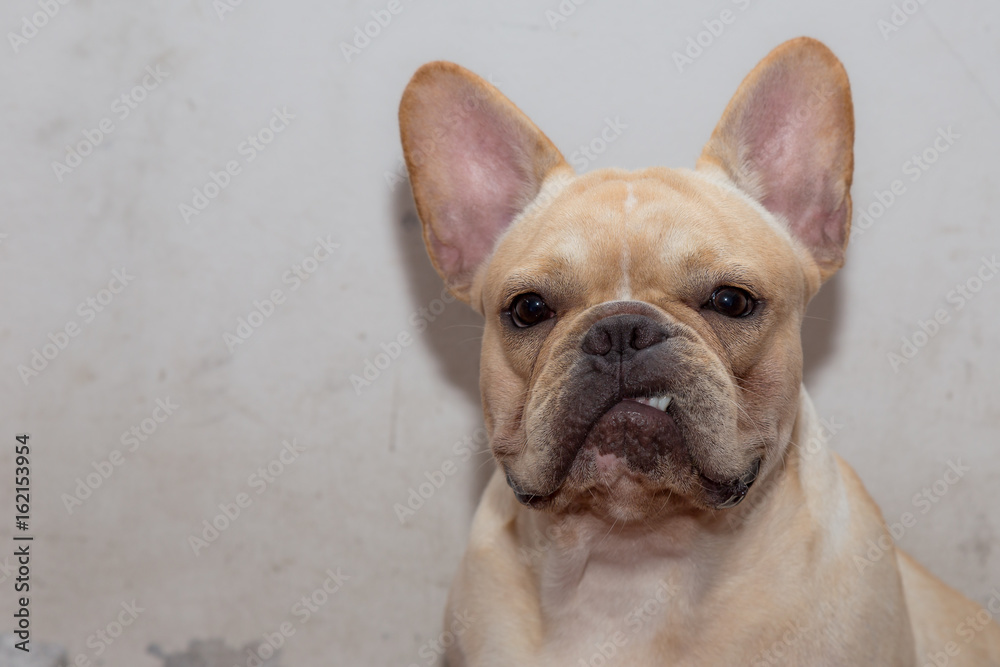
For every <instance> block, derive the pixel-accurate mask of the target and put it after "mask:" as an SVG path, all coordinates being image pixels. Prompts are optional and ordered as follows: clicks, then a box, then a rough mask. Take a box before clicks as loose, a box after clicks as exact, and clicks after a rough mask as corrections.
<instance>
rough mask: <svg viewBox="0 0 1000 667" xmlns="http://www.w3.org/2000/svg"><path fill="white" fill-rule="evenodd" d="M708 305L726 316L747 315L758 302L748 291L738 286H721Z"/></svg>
mask: <svg viewBox="0 0 1000 667" xmlns="http://www.w3.org/2000/svg"><path fill="white" fill-rule="evenodd" d="M708 305H709V306H710V307H711V308H712V310H714V311H715V312H717V313H721V314H723V315H725V316H726V317H746V316H747V315H749V314H750V313H752V312H753V309H754V306H756V305H757V303H756V302H755V301H754V299H753V297H752V296H750V295H749V294H748V293H747V292H746V291H744V290H741V289H740V288H738V287H720V288H718V289H716V290H715V292H713V293H712V298H711V299H709V300H708Z"/></svg>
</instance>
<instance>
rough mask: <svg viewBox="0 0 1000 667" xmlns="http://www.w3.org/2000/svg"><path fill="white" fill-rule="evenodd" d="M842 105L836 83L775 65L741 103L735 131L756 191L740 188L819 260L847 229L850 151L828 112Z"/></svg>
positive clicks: (833, 253) (834, 113)
mask: <svg viewBox="0 0 1000 667" xmlns="http://www.w3.org/2000/svg"><path fill="white" fill-rule="evenodd" d="M810 74H812V76H810ZM816 82H819V85H816ZM842 103H843V92H842V91H841V90H840V89H839V88H838V86H837V83H836V82H834V81H831V80H829V78H828V77H824V76H816V74H815V72H814V71H813V70H811V69H809V68H808V67H802V68H798V67H795V65H794V64H791V63H789V64H785V63H782V64H781V65H778V66H776V67H775V68H773V69H772V70H771V71H768V72H766V73H764V75H763V76H762V77H761V80H760V81H759V83H758V85H757V86H756V88H755V89H754V90H753V91H752V92H751V94H750V95H749V96H748V99H747V100H746V103H745V107H744V108H743V109H741V110H740V116H741V118H740V120H739V128H738V130H737V135H738V140H739V141H740V143H741V145H742V150H741V156H740V157H741V159H742V160H743V161H745V162H746V163H747V165H746V166H747V167H749V170H750V172H751V174H752V176H751V180H752V181H753V184H752V185H754V186H756V187H750V188H748V189H749V190H751V191H753V190H756V192H753V194H755V195H756V196H758V197H759V198H760V201H761V203H762V204H763V205H764V206H765V208H767V209H768V210H770V211H772V212H773V213H776V214H779V215H781V216H783V217H784V218H785V219H786V221H787V222H788V224H789V226H790V228H791V231H792V233H793V235H795V236H796V237H797V238H798V239H799V240H800V241H802V242H803V243H804V244H805V245H806V246H807V247H809V248H810V249H811V250H812V251H813V253H814V255H816V256H817V258H819V259H822V260H827V259H829V260H836V257H837V256H838V255H839V253H841V252H842V249H843V246H844V244H845V243H846V234H847V229H848V226H847V215H848V199H847V197H846V194H847V183H846V182H845V163H846V164H847V165H849V162H850V161H849V154H850V151H851V146H850V143H849V142H850V136H849V135H850V128H849V127H845V126H844V123H843V118H842V117H841V116H840V115H838V114H840V113H841V109H839V108H838V107H837V106H836V105H837V104H842ZM845 135H846V137H845ZM845 151H846V154H845ZM846 169H849V166H848V167H846ZM847 178H849V172H848V173H847Z"/></svg>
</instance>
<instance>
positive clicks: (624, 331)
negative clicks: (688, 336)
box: [581, 314, 667, 358]
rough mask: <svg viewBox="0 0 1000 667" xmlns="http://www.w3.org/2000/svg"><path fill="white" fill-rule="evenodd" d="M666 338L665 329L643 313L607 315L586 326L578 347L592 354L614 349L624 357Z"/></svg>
mask: <svg viewBox="0 0 1000 667" xmlns="http://www.w3.org/2000/svg"><path fill="white" fill-rule="evenodd" d="M666 338H667V333H666V331H664V330H663V328H662V327H661V326H660V325H658V324H657V323H656V322H654V321H653V320H652V319H650V318H648V317H646V316H645V315H633V314H628V315H611V316H610V317H605V318H602V319H600V320H598V321H597V322H595V323H594V325H593V326H591V327H590V331H588V332H587V335H585V336H584V337H583V343H582V344H581V347H582V348H583V351H584V352H586V353H587V354H589V355H592V356H595V357H604V356H607V355H608V354H611V353H612V352H617V353H618V354H619V355H621V356H622V357H623V358H624V357H629V356H631V355H632V354H635V353H636V352H638V351H639V350H644V349H646V348H647V347H652V346H653V345H656V344H657V343H662V342H663V341H664V340H666Z"/></svg>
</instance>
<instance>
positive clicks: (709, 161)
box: [400, 38, 854, 520]
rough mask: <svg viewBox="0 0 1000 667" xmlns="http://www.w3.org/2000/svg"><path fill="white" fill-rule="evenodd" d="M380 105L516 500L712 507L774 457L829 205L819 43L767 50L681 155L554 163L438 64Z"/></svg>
mask: <svg viewBox="0 0 1000 667" xmlns="http://www.w3.org/2000/svg"><path fill="white" fill-rule="evenodd" d="M400 125H401V130H402V141H403V148H404V154H405V156H406V161H407V166H408V168H409V172H410V179H411V183H412V187H413V194H414V198H415V200H416V204H417V209H418V212H419V214H420V219H421V220H422V221H423V229H424V239H425V241H426V244H427V249H428V251H429V253H430V256H431V260H432V261H433V263H434V266H435V267H436V268H437V270H438V272H439V273H440V274H441V276H442V277H443V278H444V280H445V282H446V283H447V285H448V286H449V288H450V289H451V290H452V292H453V293H454V294H455V295H456V296H458V297H459V298H460V299H462V300H463V301H466V302H467V303H469V304H470V305H471V306H472V307H473V308H475V309H476V310H478V311H479V312H480V313H481V314H482V315H483V316H484V317H485V319H486V324H485V331H484V335H483V351H482V366H481V387H482V396H483V408H484V412H485V419H486V426H487V429H488V430H489V432H490V434H491V445H492V449H493V453H494V455H495V456H496V459H497V461H499V463H500V464H501V465H502V466H503V468H504V470H505V472H506V474H507V480H508V482H509V484H510V486H511V488H512V489H513V490H514V492H515V493H516V495H517V497H518V499H519V500H520V501H521V502H523V503H525V504H528V505H531V506H534V507H547V508H549V509H552V510H554V511H561V510H570V511H576V510H580V509H589V510H591V511H596V512H600V513H602V514H604V515H606V516H608V517H614V518H615V519H620V520H631V519H637V518H640V517H646V516H649V515H651V514H654V513H656V512H658V511H659V510H660V509H662V508H663V507H665V506H670V505H675V506H676V505H678V504H680V505H682V506H685V507H688V508H701V509H720V508H725V507H730V506H733V505H735V504H736V503H738V502H739V501H740V500H742V498H743V497H744V496H745V495H746V493H747V491H748V489H749V487H750V485H751V484H752V483H753V482H754V480H755V479H756V478H757V477H758V476H760V475H765V474H767V472H768V471H769V470H771V469H773V468H774V467H775V466H778V465H780V462H781V458H782V456H783V453H784V449H785V448H786V447H787V446H788V440H789V436H790V433H791V429H792V426H793V424H794V420H795V417H796V413H797V408H798V404H799V391H800V383H801V369H802V352H801V344H800V327H801V322H802V317H803V314H804V311H805V308H806V304H807V303H808V301H809V299H810V298H811V297H812V296H813V294H815V292H816V291H817V289H819V286H820V284H821V283H822V282H823V281H824V280H826V279H827V278H828V277H829V276H831V275H832V274H833V273H834V272H835V271H836V270H837V269H838V268H839V267H840V265H841V264H842V263H843V260H844V251H845V246H846V244H847V237H848V231H849V227H850V218H851V200H850V184H851V174H852V167H853V152H852V145H853V134H854V130H853V112H852V106H851V95H850V88H849V86H848V82H847V76H846V74H845V73H844V70H843V67H842V66H841V64H840V62H839V61H838V60H837V58H836V57H835V56H834V55H833V54H832V53H831V52H830V51H829V50H828V49H827V48H826V47H825V46H823V45H822V44H820V43H819V42H817V41H815V40H811V39H807V38H800V39H796V40H793V41H790V42H787V43H785V44H783V45H781V46H780V47H778V48H777V49H775V50H774V51H773V52H772V53H771V54H770V55H768V56H767V58H765V59H764V60H763V61H762V62H761V63H760V64H759V65H758V66H757V67H756V68H755V69H754V70H753V71H752V72H751V73H750V74H749V76H747V78H746V79H745V80H744V81H743V83H742V85H741V86H740V88H739V90H737V92H736V95H735V96H734V97H733V99H732V101H731V102H730V103H729V106H728V107H727V108H726V110H725V112H724V114H723V116H722V120H721V121H720V122H719V124H718V126H717V127H716V128H715V131H714V132H713V133H712V136H711V138H710V139H709V141H708V144H707V145H706V146H705V149H704V151H703V153H702V155H701V158H700V159H699V160H698V164H697V168H696V170H694V171H691V170H675V169H664V168H652V169H645V170H641V171H631V172H630V171H623V170H617V169H601V170H598V171H594V172H591V173H588V174H584V175H576V174H575V173H574V172H573V170H572V169H571V168H570V167H569V166H568V165H567V164H566V161H565V160H564V159H563V157H562V155H561V154H560V153H559V151H558V150H557V149H556V148H555V146H553V144H552V143H551V142H550V141H549V140H548V138H547V137H546V136H545V135H544V134H542V132H541V131H539V129H538V128H537V127H535V125H534V124H533V123H532V122H531V121H530V120H529V119H528V118H527V117H526V116H524V114H523V113H521V112H520V111H519V110H518V109H517V108H516V107H515V106H514V105H513V104H512V103H511V102H510V101H509V100H507V99H506V98H505V97H504V96H503V95H502V94H501V93H500V92H498V91H497V90H496V89H495V88H494V87H493V86H491V85H490V84H488V83H487V82H485V81H484V80H482V79H481V78H479V77H477V76H476V75H474V74H472V73H470V72H468V71H466V70H464V69H462V68H460V67H458V66H457V65H453V64H450V63H443V62H437V63H430V64H428V65H425V66H424V67H422V68H420V70H418V71H417V73H416V74H415V75H414V77H413V79H412V80H411V82H410V84H409V86H408V87H407V89H406V92H405V93H404V95H403V100H402V104H401V107H400ZM671 498H672V499H673V500H671Z"/></svg>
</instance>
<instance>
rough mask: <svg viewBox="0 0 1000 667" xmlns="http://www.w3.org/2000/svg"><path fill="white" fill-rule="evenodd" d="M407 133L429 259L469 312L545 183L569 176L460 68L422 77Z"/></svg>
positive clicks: (406, 101)
mask: <svg viewBox="0 0 1000 667" xmlns="http://www.w3.org/2000/svg"><path fill="white" fill-rule="evenodd" d="M399 129H400V135H401V138H402V142H403V155H404V157H405V158H406V167H407V169H408V170H409V172H410V184H411V186H412V188H413V198H414V200H415V201H416V203H417V213H418V214H419V215H420V220H421V222H422V223H423V228H424V241H425V243H426V244H427V252H428V254H430V257H431V261H432V262H433V264H434V268H436V269H437V271H438V273H439V274H441V277H442V278H443V279H444V281H445V284H446V285H447V286H448V288H449V289H450V290H451V291H452V293H453V294H454V295H455V296H457V297H458V298H459V299H461V300H462V301H465V302H466V303H471V302H472V295H471V293H470V291H471V288H472V285H473V282H474V279H475V277H476V272H477V271H478V270H479V269H480V268H482V267H483V266H484V265H485V263H486V260H487V259H489V257H490V255H492V253H493V249H494V246H495V245H496V242H497V239H499V238H500V236H501V235H502V234H503V232H504V231H505V230H506V229H507V227H508V226H509V225H510V223H511V222H512V221H513V220H514V218H516V217H517V215H518V214H519V213H520V212H521V211H522V210H523V209H524V208H525V207H526V206H527V205H528V204H529V203H530V202H531V201H532V200H533V199H534V198H535V196H536V195H537V194H538V192H539V190H540V189H541V187H542V183H543V181H544V180H545V178H546V177H547V176H548V175H549V174H550V173H551V172H552V171H553V170H555V169H557V168H560V167H564V168H566V169H569V166H568V165H567V164H566V161H565V160H564V159H563V156H562V155H561V154H560V153H559V151H558V150H557V149H556V147H555V146H554V145H553V144H552V142H551V141H549V139H548V137H546V136H545V135H544V134H542V132H541V131H540V130H539V129H538V128H537V127H535V125H534V123H532V122H531V121H530V120H529V119H528V117H527V116H525V115H524V113H522V112H521V110H520V109H518V108H517V107H516V106H514V104H513V103H512V102H511V101H510V100H508V99H507V98H506V97H504V96H503V94H502V93H500V91H498V90H497V89H496V88H495V87H493V86H492V85H490V84H489V83H488V82H486V81H485V80H483V79H482V78H480V77H479V76H476V75H475V74H473V73H472V72H470V71H468V70H466V69H464V68H462V67H459V66H458V65H455V64H453V63H448V62H433V63H428V64H426V65H424V66H423V67H421V68H420V69H419V70H417V72H416V74H414V75H413V78H412V79H411V80H410V83H409V85H407V87H406V90H405V91H404V92H403V99H402V101H401V102H400V105H399ZM472 305H473V307H477V308H478V304H475V303H472Z"/></svg>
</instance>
